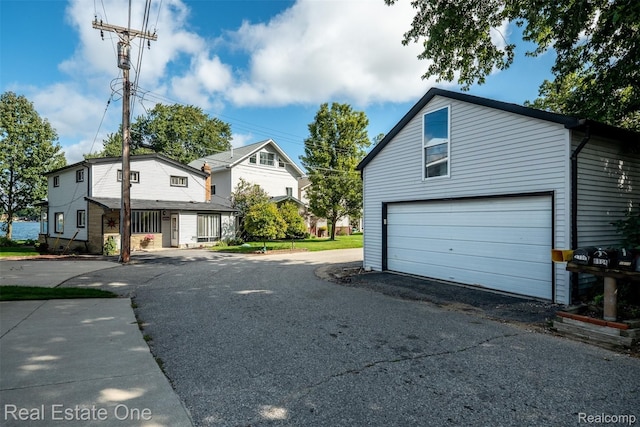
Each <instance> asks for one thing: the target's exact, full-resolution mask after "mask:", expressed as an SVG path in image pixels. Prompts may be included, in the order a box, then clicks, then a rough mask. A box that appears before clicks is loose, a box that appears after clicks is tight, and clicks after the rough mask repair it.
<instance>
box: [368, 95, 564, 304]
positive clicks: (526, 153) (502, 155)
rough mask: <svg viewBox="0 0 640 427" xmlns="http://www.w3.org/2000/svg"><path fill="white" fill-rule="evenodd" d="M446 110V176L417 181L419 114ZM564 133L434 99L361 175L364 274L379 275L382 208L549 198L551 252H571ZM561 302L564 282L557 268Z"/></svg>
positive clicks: (546, 125)
mask: <svg viewBox="0 0 640 427" xmlns="http://www.w3.org/2000/svg"><path fill="white" fill-rule="evenodd" d="M445 106H450V114H451V119H450V121H451V129H450V141H451V149H450V176H449V177H446V178H437V179H430V180H426V181H425V180H423V179H422V120H423V114H424V113H425V112H427V111H431V110H434V109H437V108H442V107H445ZM569 139H570V137H569V131H568V130H566V129H565V128H564V127H563V126H562V125H560V124H556V123H551V122H547V121H542V120H538V119H534V118H530V117H525V116H521V115H517V114H513V113H509V112H505V111H502V110H497V109H492V108H487V107H483V106H478V105H475V104H468V103H464V102H460V101H456V100H452V99H448V98H443V97H440V96H436V97H435V98H433V100H432V101H431V102H430V103H429V104H428V105H427V106H425V108H424V109H423V110H422V111H421V112H420V113H419V114H416V116H415V117H414V118H413V119H412V120H411V121H410V122H409V123H408V124H407V125H406V126H405V127H404V128H403V129H402V130H401V131H400V132H399V133H398V134H397V135H396V137H395V138H394V139H393V140H392V141H390V142H389V143H388V144H387V146H386V147H385V148H384V149H383V150H382V151H381V152H379V153H378V155H377V156H376V157H374V158H373V159H372V160H371V162H370V163H369V164H368V165H367V166H366V167H365V168H364V171H363V179H364V200H365V205H364V229H365V249H364V266H365V267H371V268H372V269H374V270H380V269H381V268H382V238H381V232H382V226H381V213H382V203H383V202H391V201H402V200H431V199H443V198H456V197H479V196H491V195H507V194H520V193H532V192H543V191H544V192H548V191H552V192H554V203H555V204H554V213H555V217H554V233H555V234H554V242H553V244H554V246H555V247H561V248H562V247H568V245H569V232H568V230H566V225H567V224H568V220H569V207H570V199H569V193H568V192H567V188H568V184H569V180H570V176H569V173H570V172H569V163H568V155H569V147H570V141H569ZM555 280H556V294H555V299H556V301H558V302H568V299H569V286H568V274H567V273H566V272H565V271H564V269H562V268H556V271H555Z"/></svg>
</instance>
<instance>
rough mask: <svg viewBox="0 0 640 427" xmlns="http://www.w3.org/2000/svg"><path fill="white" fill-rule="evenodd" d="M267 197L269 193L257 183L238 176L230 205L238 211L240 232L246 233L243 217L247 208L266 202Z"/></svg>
mask: <svg viewBox="0 0 640 427" xmlns="http://www.w3.org/2000/svg"><path fill="white" fill-rule="evenodd" d="M269 199H270V197H269V194H267V192H266V191H264V190H263V189H262V187H260V186H259V185H258V184H253V183H251V182H249V181H247V180H245V179H244V178H240V181H239V182H238V184H237V185H236V188H235V190H234V191H233V192H232V193H231V206H232V207H233V208H234V209H236V210H237V211H238V217H239V218H240V224H239V227H238V228H239V229H240V230H241V231H242V232H244V233H246V230H245V227H244V218H245V217H246V216H247V213H248V212H249V209H251V207H252V206H254V205H257V204H260V203H267V202H268V201H269Z"/></svg>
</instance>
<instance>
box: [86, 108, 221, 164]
mask: <svg viewBox="0 0 640 427" xmlns="http://www.w3.org/2000/svg"><path fill="white" fill-rule="evenodd" d="M230 148H231V126H230V125H229V124H228V123H225V122H223V121H221V120H219V119H216V118H210V117H209V116H208V115H207V114H205V113H204V112H203V111H202V109H200V108H198V107H194V106H191V105H179V104H174V105H162V104H156V106H155V107H154V108H153V109H152V110H151V111H149V112H148V113H147V115H146V116H139V117H138V118H136V120H134V122H133V123H132V124H131V154H145V153H151V152H156V153H161V154H164V155H166V156H167V157H171V158H172V159H174V160H177V161H179V162H181V163H189V162H191V161H192V160H195V159H197V158H200V157H204V156H208V155H211V154H214V153H218V152H222V151H227V150H229V149H230ZM121 154H122V132H121V129H120V131H119V132H118V133H112V134H109V136H108V137H107V139H106V140H105V141H104V149H103V151H102V152H101V153H100V154H99V156H101V157H104V156H120V155H121ZM89 156H91V155H89Z"/></svg>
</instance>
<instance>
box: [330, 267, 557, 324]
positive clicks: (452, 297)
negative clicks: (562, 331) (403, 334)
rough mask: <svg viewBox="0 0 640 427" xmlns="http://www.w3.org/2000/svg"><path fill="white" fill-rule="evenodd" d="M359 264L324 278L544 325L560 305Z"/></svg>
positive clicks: (334, 269) (460, 308) (395, 295)
mask: <svg viewBox="0 0 640 427" xmlns="http://www.w3.org/2000/svg"><path fill="white" fill-rule="evenodd" d="M361 265H362V263H350V264H342V265H339V266H333V267H332V269H331V270H328V271H326V272H325V274H327V275H328V278H329V279H330V280H332V281H334V282H337V283H339V284H342V285H343V286H352V287H359V288H367V289H371V290H373V291H376V292H380V293H383V294H385V295H389V296H394V297H398V298H403V299H410V300H416V301H426V302H430V303H432V304H435V305H437V306H439V307H442V308H445V309H451V310H458V311H468V312H473V313H475V314H478V315H481V316H483V317H486V318H489V319H493V320H499V321H507V322H515V323H524V324H530V325H535V326H540V327H545V326H548V322H549V321H551V320H552V319H553V317H554V316H555V313H556V312H557V311H558V310H560V309H561V308H562V307H563V306H562V305H560V304H553V303H551V302H549V301H541V300H536V299H530V298H525V297H518V296H512V295H506V294H502V293H498V292H493V291H487V290H483V289H477V288H473V287H469V286H464V285H458V284H453V283H446V282H440V281H436V280H429V279H425V278H419V277H413V276H407V275H402V274H397V273H389V272H368V273H367V272H364V271H362V269H361V268H360V266H361Z"/></svg>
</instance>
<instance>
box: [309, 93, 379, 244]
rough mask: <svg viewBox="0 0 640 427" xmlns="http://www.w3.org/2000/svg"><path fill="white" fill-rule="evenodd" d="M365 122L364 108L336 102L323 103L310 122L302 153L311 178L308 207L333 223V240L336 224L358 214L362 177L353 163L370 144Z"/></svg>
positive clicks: (356, 162)
mask: <svg viewBox="0 0 640 427" xmlns="http://www.w3.org/2000/svg"><path fill="white" fill-rule="evenodd" d="M368 124H369V120H368V119H367V116H366V114H365V113H364V112H359V111H353V110H352V108H351V106H349V105H348V104H338V103H333V104H332V105H331V108H329V105H328V104H327V103H325V104H322V105H321V106H320V109H319V110H318V112H317V113H316V116H315V121H314V122H313V123H311V124H309V134H310V135H309V137H308V138H307V139H305V141H304V155H303V156H301V160H302V164H303V166H304V167H305V168H306V169H307V171H308V173H309V180H310V181H311V186H310V189H309V192H308V193H307V195H308V198H309V207H310V209H311V212H313V214H314V215H316V216H318V217H322V218H327V220H328V222H329V223H330V224H332V227H331V240H335V236H336V230H335V224H336V223H337V222H338V221H339V220H340V219H342V218H344V217H345V216H347V215H359V212H360V210H361V209H362V180H361V179H360V174H359V173H358V172H357V171H356V166H357V165H358V162H359V161H360V160H362V158H363V157H364V156H365V154H366V153H365V148H366V147H368V146H369V145H370V144H371V142H370V141H369V137H368V136H367V125H368Z"/></svg>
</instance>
